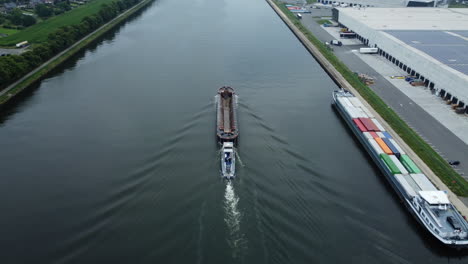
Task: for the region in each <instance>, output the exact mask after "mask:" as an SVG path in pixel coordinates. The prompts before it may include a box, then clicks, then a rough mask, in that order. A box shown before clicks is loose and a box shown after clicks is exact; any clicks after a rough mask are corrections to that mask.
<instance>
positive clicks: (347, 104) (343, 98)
mask: <svg viewBox="0 0 468 264" xmlns="http://www.w3.org/2000/svg"><path fill="white" fill-rule="evenodd" d="M338 101H340V103H341V104H342V105H345V106H353V104H352V103H351V102H350V101H349V99H348V98H346V97H338Z"/></svg>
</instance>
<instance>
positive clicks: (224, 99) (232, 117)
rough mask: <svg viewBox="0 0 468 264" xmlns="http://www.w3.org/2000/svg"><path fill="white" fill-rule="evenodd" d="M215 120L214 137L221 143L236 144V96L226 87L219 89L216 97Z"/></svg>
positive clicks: (237, 131)
mask: <svg viewBox="0 0 468 264" xmlns="http://www.w3.org/2000/svg"><path fill="white" fill-rule="evenodd" d="M216 101H217V106H216V107H217V118H216V135H217V137H218V140H219V141H221V142H236V141H237V137H238V136H239V129H238V127H237V113H236V108H237V95H236V94H235V92H234V89H232V88H231V87H228V86H223V87H221V88H219V90H218V94H217V95H216Z"/></svg>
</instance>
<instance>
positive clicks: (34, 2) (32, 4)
mask: <svg viewBox="0 0 468 264" xmlns="http://www.w3.org/2000/svg"><path fill="white" fill-rule="evenodd" d="M42 3H43V1H42V0H30V1H29V4H28V7H29V8H35V7H36V6H37V5H38V4H42Z"/></svg>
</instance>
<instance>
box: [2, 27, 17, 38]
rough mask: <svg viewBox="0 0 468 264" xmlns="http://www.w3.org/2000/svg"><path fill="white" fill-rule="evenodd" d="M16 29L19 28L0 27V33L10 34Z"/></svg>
mask: <svg viewBox="0 0 468 264" xmlns="http://www.w3.org/2000/svg"><path fill="white" fill-rule="evenodd" d="M18 31H19V30H17V29H9V28H3V27H0V33H2V34H8V35H12V34H15V33H16V32H18ZM0 38H1V37H0Z"/></svg>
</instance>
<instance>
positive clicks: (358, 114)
mask: <svg viewBox="0 0 468 264" xmlns="http://www.w3.org/2000/svg"><path fill="white" fill-rule="evenodd" d="M353 110H354V111H355V113H356V115H357V118H360V117H364V118H366V117H367V115H366V113H365V112H364V111H362V110H361V108H358V107H354V109H353Z"/></svg>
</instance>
